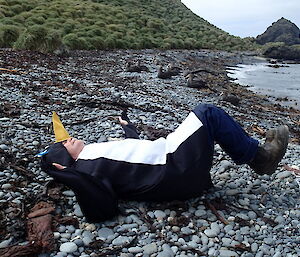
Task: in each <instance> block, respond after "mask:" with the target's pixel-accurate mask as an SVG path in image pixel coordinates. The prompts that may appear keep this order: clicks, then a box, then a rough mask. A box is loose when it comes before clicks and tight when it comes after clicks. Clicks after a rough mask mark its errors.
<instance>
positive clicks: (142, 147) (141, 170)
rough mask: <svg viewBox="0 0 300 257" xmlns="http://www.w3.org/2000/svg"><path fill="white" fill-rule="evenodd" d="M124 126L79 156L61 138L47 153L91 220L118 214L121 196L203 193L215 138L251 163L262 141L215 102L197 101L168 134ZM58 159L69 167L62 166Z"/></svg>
mask: <svg viewBox="0 0 300 257" xmlns="http://www.w3.org/2000/svg"><path fill="white" fill-rule="evenodd" d="M123 128H124V130H125V135H126V137H127V138H126V139H124V140H121V141H113V142H104V143H96V144H89V145H87V146H85V147H84V149H83V150H82V152H81V153H80V154H79V157H78V159H77V160H76V161H74V160H73V159H72V158H71V156H70V155H69V153H68V152H67V150H66V148H65V147H64V146H63V145H62V144H61V143H57V144H55V145H53V146H52V147H50V150H49V153H48V154H46V155H45V156H43V158H42V167H43V169H44V170H45V171H46V172H47V173H48V174H49V175H50V176H52V177H54V178H55V179H57V180H58V181H60V182H62V183H64V184H66V185H67V186H69V187H70V188H71V189H72V190H73V191H74V192H75V194H76V197H77V200H78V202H79V205H80V207H81V209H82V212H83V214H84V215H85V216H86V218H87V220H88V221H93V222H97V221H102V220H105V219H109V218H111V217H113V216H115V215H116V214H117V213H118V207H117V201H118V199H131V200H144V201H149V200H150V201H162V200H175V199H177V200H183V199H187V198H190V197H194V196H199V195H201V193H202V192H203V191H204V190H206V189H208V188H210V187H211V186H212V182H211V177H210V173H209V170H210V168H211V165H212V159H213V150H214V141H215V140H216V141H218V142H219V143H220V145H221V146H222V147H223V148H224V149H225V151H227V152H228V154H229V155H230V156H231V157H232V158H233V160H234V161H235V162H236V163H247V162H249V161H250V160H251V159H252V158H253V156H254V154H255V153H256V150H257V145H258V142H257V141H256V140H254V139H252V138H250V137H249V136H248V135H247V134H246V133H245V132H244V131H243V130H242V129H241V128H240V126H239V125H238V124H237V123H236V122H235V121H233V120H232V119H231V117H229V116H228V115H227V114H226V113H225V112H224V111H222V110H220V109H218V108H216V107H214V106H211V105H199V106H197V107H196V108H195V109H194V110H193V112H191V113H190V114H189V115H188V117H187V118H186V119H185V120H184V121H183V123H182V124H181V125H180V126H179V127H178V128H177V129H176V130H175V131H174V132H173V133H171V134H169V135H168V136H167V137H166V138H159V139H157V140H154V141H150V140H139V139H138V134H137V132H136V130H135V128H134V126H133V125H132V124H130V123H129V125H127V126H123ZM234 145H235V147H233V146H234ZM53 162H56V163H59V164H62V165H65V166H67V168H66V169H64V170H57V169H55V168H54V167H53V166H52V165H51V164H52V163H53Z"/></svg>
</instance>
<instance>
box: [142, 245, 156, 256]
mask: <svg viewBox="0 0 300 257" xmlns="http://www.w3.org/2000/svg"><path fill="white" fill-rule="evenodd" d="M156 252H157V245H156V243H151V244H148V245H145V246H143V253H144V254H147V255H150V254H153V253H156Z"/></svg>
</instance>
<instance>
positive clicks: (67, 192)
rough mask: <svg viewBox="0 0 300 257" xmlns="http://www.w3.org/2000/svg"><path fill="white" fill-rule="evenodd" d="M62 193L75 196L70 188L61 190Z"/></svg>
mask: <svg viewBox="0 0 300 257" xmlns="http://www.w3.org/2000/svg"><path fill="white" fill-rule="evenodd" d="M62 194H63V195H65V196H75V194H74V192H73V191H71V190H67V191H63V192H62Z"/></svg>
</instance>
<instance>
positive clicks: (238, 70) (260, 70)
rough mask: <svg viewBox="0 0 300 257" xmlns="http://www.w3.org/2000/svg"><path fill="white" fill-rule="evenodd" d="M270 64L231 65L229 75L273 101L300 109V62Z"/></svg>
mask: <svg viewBox="0 0 300 257" xmlns="http://www.w3.org/2000/svg"><path fill="white" fill-rule="evenodd" d="M269 65H270V63H255V64H241V65H238V66H237V67H230V68H229V69H228V72H229V73H228V76H229V77H231V78H233V79H236V81H235V82H237V83H239V84H241V85H244V86H249V88H248V89H250V90H252V91H253V92H255V93H258V94H260V95H266V96H268V97H269V99H270V100H271V101H273V102H276V103H280V104H282V105H284V106H292V107H294V108H296V109H300V64H283V66H284V67H279V68H273V67H269ZM280 65H281V64H280Z"/></svg>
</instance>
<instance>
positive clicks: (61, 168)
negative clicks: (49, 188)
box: [52, 162, 67, 170]
mask: <svg viewBox="0 0 300 257" xmlns="http://www.w3.org/2000/svg"><path fill="white" fill-rule="evenodd" d="M52 165H53V166H54V167H55V168H57V169H58V170H63V169H65V168H67V167H66V166H62V165H60V164H59V163H55V162H53V163H52Z"/></svg>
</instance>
